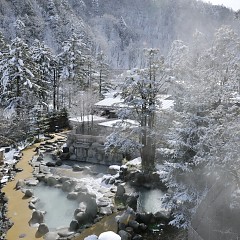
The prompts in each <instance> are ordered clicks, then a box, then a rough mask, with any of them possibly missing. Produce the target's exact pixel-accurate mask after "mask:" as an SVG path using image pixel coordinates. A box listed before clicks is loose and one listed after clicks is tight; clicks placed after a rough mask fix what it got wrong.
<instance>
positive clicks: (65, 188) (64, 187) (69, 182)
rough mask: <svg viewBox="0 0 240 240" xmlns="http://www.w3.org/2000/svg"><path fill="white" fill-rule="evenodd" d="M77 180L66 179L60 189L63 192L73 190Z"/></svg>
mask: <svg viewBox="0 0 240 240" xmlns="http://www.w3.org/2000/svg"><path fill="white" fill-rule="evenodd" d="M76 184H77V182H76V181H73V180H67V181H65V182H63V184H62V190H63V191H64V192H71V191H73V189H74V187H75V186H76Z"/></svg>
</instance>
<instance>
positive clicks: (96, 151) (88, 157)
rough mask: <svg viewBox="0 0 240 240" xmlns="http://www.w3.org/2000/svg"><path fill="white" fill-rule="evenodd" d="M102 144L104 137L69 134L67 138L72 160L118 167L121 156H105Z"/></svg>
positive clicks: (117, 154)
mask: <svg viewBox="0 0 240 240" xmlns="http://www.w3.org/2000/svg"><path fill="white" fill-rule="evenodd" d="M104 142H105V137H104V136H92V135H82V134H74V133H71V134H70V135H69V136H68V141H67V145H68V146H69V149H70V153H71V154H72V156H74V157H72V160H76V161H81V162H90V163H98V164H103V165H113V164H118V165H120V164H121V163H122V160H123V156H122V154H119V153H114V154H106V153H105V149H104ZM73 158H75V159H73Z"/></svg>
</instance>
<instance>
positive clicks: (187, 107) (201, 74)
mask: <svg viewBox="0 0 240 240" xmlns="http://www.w3.org/2000/svg"><path fill="white" fill-rule="evenodd" d="M210 44H211V43H210ZM183 46H184V45H183V44H178V51H175V54H176V55H175V57H174V59H176V60H177V59H178V60H180V61H177V63H178V64H177V66H178V67H177V68H174V66H176V65H173V66H172V67H173V68H172V69H173V73H175V76H176V77H175V78H174V79H175V80H177V81H176V82H175V84H176V85H177V86H178V88H177V89H178V95H177V96H176V101H177V102H178V104H177V108H176V110H177V111H176V119H177V121H176V122H175V127H174V128H173V129H172V131H171V132H170V133H169V135H168V137H169V147H170V150H171V151H170V152H171V154H169V155H168V161H166V162H165V164H164V166H165V167H164V174H162V180H163V181H164V182H165V183H166V185H167V186H168V188H169V189H170V190H171V191H169V193H168V194H167V195H166V196H165V201H164V203H165V206H166V207H167V208H170V209H172V214H173V215H172V216H173V220H172V221H171V222H170V223H171V224H173V225H175V226H177V227H183V228H187V227H188V226H189V223H190V221H191V217H192V215H193V214H194V213H195V211H196V208H197V206H198V204H199V202H200V201H201V200H202V199H203V198H204V196H205V195H206V193H207V192H208V190H209V189H210V187H211V186H212V185H213V184H214V183H215V182H216V180H219V181H220V179H221V178H222V177H223V176H224V178H225V177H226V179H227V181H224V182H225V183H226V184H232V183H233V182H234V183H237V185H238V178H239V174H238V170H237V169H238V164H239V160H238V157H237V156H238V154H239V150H238V147H237V145H239V126H238V124H237V122H239V116H240V115H239V113H240V112H239V108H238V107H237V105H236V103H235V102H234V101H233V99H235V97H234V96H236V92H237V91H236V90H237V86H238V82H237V76H238V75H239V73H240V72H239V71H240V69H239V68H238V67H237V64H238V62H239V51H240V45H239V38H238V36H237V35H236V34H235V33H234V32H233V31H232V30H231V29H229V28H228V27H223V28H221V29H219V30H218V31H217V32H216V35H215V40H214V42H213V43H212V45H210V47H208V48H206V46H207V45H204V47H205V48H203V49H202V51H195V49H194V51H192V50H191V48H186V47H184V49H189V51H185V54H184V58H182V57H181V56H183V55H182V50H183ZM174 47H176V45H175V46H174ZM175 50H177V49H175ZM177 53H178V56H177ZM186 65H188V67H186ZM230 135H232V137H230Z"/></svg>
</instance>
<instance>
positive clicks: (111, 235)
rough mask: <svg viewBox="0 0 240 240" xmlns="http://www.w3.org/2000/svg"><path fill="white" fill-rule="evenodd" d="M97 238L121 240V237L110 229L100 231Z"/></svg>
mask: <svg viewBox="0 0 240 240" xmlns="http://www.w3.org/2000/svg"><path fill="white" fill-rule="evenodd" d="M98 240H121V237H120V236H119V235H118V234H116V233H114V232H112V231H108V232H103V233H101V234H100V235H99V238H98Z"/></svg>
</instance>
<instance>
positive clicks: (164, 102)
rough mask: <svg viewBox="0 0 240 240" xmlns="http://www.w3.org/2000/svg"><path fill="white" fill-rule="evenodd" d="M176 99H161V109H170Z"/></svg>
mask: <svg viewBox="0 0 240 240" xmlns="http://www.w3.org/2000/svg"><path fill="white" fill-rule="evenodd" d="M173 105H174V101H173V100H161V109H164V110H166V109H169V108H171V107H173Z"/></svg>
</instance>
